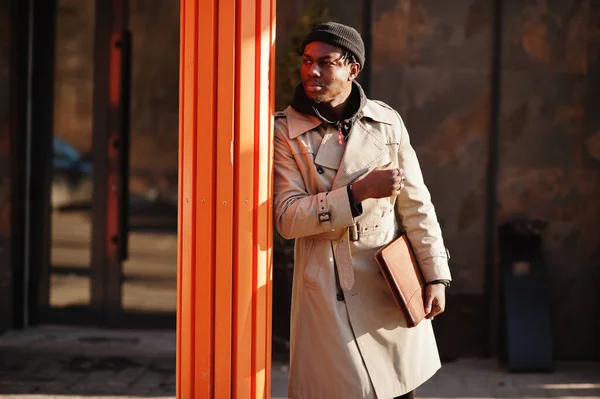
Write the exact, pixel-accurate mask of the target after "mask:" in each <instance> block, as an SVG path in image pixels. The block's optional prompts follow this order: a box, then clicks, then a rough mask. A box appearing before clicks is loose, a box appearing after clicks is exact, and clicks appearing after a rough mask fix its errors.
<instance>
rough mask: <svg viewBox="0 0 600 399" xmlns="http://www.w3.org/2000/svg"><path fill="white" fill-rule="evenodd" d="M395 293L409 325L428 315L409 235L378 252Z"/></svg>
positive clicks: (376, 255) (403, 235)
mask: <svg viewBox="0 0 600 399" xmlns="http://www.w3.org/2000/svg"><path fill="white" fill-rule="evenodd" d="M375 260H376V261H377V264H378V265H379V268H380V269H381V273H382V274H383V277H384V278H385V281H386V282H387V284H388V286H389V287H390V290H391V292H392V296H393V297H394V299H395V300H396V303H397V304H398V307H400V309H401V311H402V313H403V314H404V317H405V318H406V324H407V326H408V327H415V326H416V325H417V324H419V323H420V322H421V320H423V318H425V315H426V313H425V281H424V279H423V274H422V273H421V268H420V267H419V264H418V263H417V260H416V258H415V254H414V252H413V250H412V247H411V246H410V242H409V241H408V238H407V237H406V234H402V235H401V236H400V237H398V238H396V239H395V240H394V241H392V242H391V243H389V244H388V245H386V246H385V247H383V248H381V249H380V250H379V251H377V252H376V253H375Z"/></svg>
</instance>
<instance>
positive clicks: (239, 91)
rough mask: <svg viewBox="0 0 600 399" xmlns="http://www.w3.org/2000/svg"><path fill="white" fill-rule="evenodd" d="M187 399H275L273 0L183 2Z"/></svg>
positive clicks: (183, 359)
mask: <svg viewBox="0 0 600 399" xmlns="http://www.w3.org/2000/svg"><path fill="white" fill-rule="evenodd" d="M180 4H181V39H180V41H181V46H180V47H181V54H180V115H179V119H180V124H179V249H178V312H177V397H178V398H186V399H187V398H196V399H200V398H202V399H204V398H240V399H242V398H268V397H270V378H269V376H270V366H271V364H270V363H271V353H270V349H271V345H270V342H271V292H272V291H271V281H272V278H271V247H272V224H271V218H272V217H271V214H272V198H271V190H272V172H271V170H272V144H271V143H272V129H273V127H272V115H273V65H274V63H273V56H274V39H275V33H274V32H275V0H181V2H180Z"/></svg>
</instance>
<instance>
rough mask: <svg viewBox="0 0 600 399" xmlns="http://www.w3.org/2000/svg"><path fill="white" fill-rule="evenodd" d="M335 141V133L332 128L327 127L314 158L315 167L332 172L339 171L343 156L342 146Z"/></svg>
mask: <svg viewBox="0 0 600 399" xmlns="http://www.w3.org/2000/svg"><path fill="white" fill-rule="evenodd" d="M337 140H338V139H337V131H336V130H335V129H334V128H332V127H328V128H327V132H326V133H325V136H323V141H321V145H320V146H319V150H318V151H317V155H316V156H315V163H316V164H317V165H321V166H324V167H326V168H329V169H333V170H338V169H339V167H340V162H341V160H342V157H343V156H344V146H343V145H339V143H338V141H337Z"/></svg>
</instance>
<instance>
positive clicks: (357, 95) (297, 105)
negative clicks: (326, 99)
mask: <svg viewBox="0 0 600 399" xmlns="http://www.w3.org/2000/svg"><path fill="white" fill-rule="evenodd" d="M366 104H367V96H366V95H365V92H364V91H363V89H362V87H361V86H360V85H359V84H358V83H357V82H356V81H352V92H351V93H350V101H348V105H347V108H346V112H345V115H344V119H342V120H337V121H332V120H329V119H327V118H325V117H324V116H323V115H322V114H321V113H320V112H319V110H318V108H317V104H316V103H315V102H314V101H313V100H311V99H310V98H308V96H307V95H306V92H305V91H304V87H303V86H302V83H300V84H299V85H298V86H297V87H296V91H295V92H294V99H293V100H292V104H291V106H292V107H293V108H294V109H295V110H296V111H298V112H300V113H302V114H306V115H312V116H315V117H317V118H319V119H320V120H322V121H323V122H325V123H327V124H329V125H331V126H333V127H335V128H336V129H337V130H338V132H341V133H342V135H343V136H344V139H348V135H349V134H350V132H351V131H352V126H354V122H356V121H357V120H359V119H360V118H362V116H363V112H362V109H363V108H364V106H365V105H366Z"/></svg>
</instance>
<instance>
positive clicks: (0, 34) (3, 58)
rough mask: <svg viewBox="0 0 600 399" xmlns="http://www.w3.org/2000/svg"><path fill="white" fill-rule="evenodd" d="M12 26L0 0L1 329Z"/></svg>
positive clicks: (5, 302)
mask: <svg viewBox="0 0 600 399" xmlns="http://www.w3.org/2000/svg"><path fill="white" fill-rule="evenodd" d="M10 26H11V24H10V9H9V1H8V0H0V332H2V331H3V330H5V329H6V328H8V327H10V321H11V318H12V317H11V314H12V284H11V281H12V264H11V258H10V246H11V221H10V214H11V180H10V146H11V140H10V139H11V138H10V109H9V108H10V85H9V82H10V38H11V34H10Z"/></svg>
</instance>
